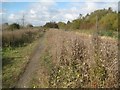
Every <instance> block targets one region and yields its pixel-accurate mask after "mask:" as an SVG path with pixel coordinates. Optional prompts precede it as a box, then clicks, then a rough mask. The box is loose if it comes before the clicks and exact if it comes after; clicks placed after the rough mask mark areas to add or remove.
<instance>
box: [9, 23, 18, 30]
mask: <svg viewBox="0 0 120 90" xmlns="http://www.w3.org/2000/svg"><path fill="white" fill-rule="evenodd" d="M9 28H10V29H11V30H15V29H20V25H19V24H17V23H13V24H11V25H10V26H9Z"/></svg>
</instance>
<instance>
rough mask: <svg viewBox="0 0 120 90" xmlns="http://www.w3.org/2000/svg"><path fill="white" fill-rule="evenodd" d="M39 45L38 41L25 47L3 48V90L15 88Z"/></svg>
mask: <svg viewBox="0 0 120 90" xmlns="http://www.w3.org/2000/svg"><path fill="white" fill-rule="evenodd" d="M37 43H38V40H36V41H34V42H32V43H30V44H28V45H27V46H24V47H16V48H11V47H7V48H3V53H2V55H3V58H2V64H3V65H2V66H3V70H2V72H3V76H2V80H3V82H2V83H3V88H8V87H14V85H15V84H16V82H17V80H18V78H19V76H20V74H21V73H22V72H23V71H24V69H25V67H26V65H27V63H28V62H29V57H30V56H31V54H32V52H33V51H34V49H35V47H36V45H37Z"/></svg>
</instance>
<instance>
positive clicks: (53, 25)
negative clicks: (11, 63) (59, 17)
mask: <svg viewBox="0 0 120 90" xmlns="http://www.w3.org/2000/svg"><path fill="white" fill-rule="evenodd" d="M44 27H46V28H59V27H58V25H57V24H56V23H55V22H48V23H46V24H45V25H44Z"/></svg>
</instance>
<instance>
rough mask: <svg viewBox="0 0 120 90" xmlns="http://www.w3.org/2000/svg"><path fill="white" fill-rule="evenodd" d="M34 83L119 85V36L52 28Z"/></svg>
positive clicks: (45, 40)
mask: <svg viewBox="0 0 120 90" xmlns="http://www.w3.org/2000/svg"><path fill="white" fill-rule="evenodd" d="M40 59H41V62H40V66H41V68H40V69H38V70H37V71H36V73H35V76H34V77H33V80H32V81H31V85H30V87H34V88H38V87H50V88H113V87H118V42H117V40H116V39H113V38H108V37H99V36H97V35H96V34H93V35H86V34H80V33H75V32H72V31H71V32H70V31H60V30H49V31H47V32H46V34H45V38H44V52H43V55H42V56H41V58H40Z"/></svg>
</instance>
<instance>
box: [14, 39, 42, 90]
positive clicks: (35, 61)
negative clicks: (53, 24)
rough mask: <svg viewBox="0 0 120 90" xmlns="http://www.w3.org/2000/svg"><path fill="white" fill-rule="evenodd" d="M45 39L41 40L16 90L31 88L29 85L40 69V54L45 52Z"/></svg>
mask: <svg viewBox="0 0 120 90" xmlns="http://www.w3.org/2000/svg"><path fill="white" fill-rule="evenodd" d="M42 41H43V37H41V38H40V39H39V42H38V45H37V47H36V49H35V51H34V53H33V55H32V57H31V58H30V61H29V63H28V65H27V67H26V69H25V71H24V73H23V74H22V75H21V77H20V79H19V80H18V82H17V84H16V86H15V88H29V83H30V81H31V79H32V76H33V74H34V72H35V70H36V69H37V68H38V67H39V63H40V54H41V51H42V50H43V44H42Z"/></svg>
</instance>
